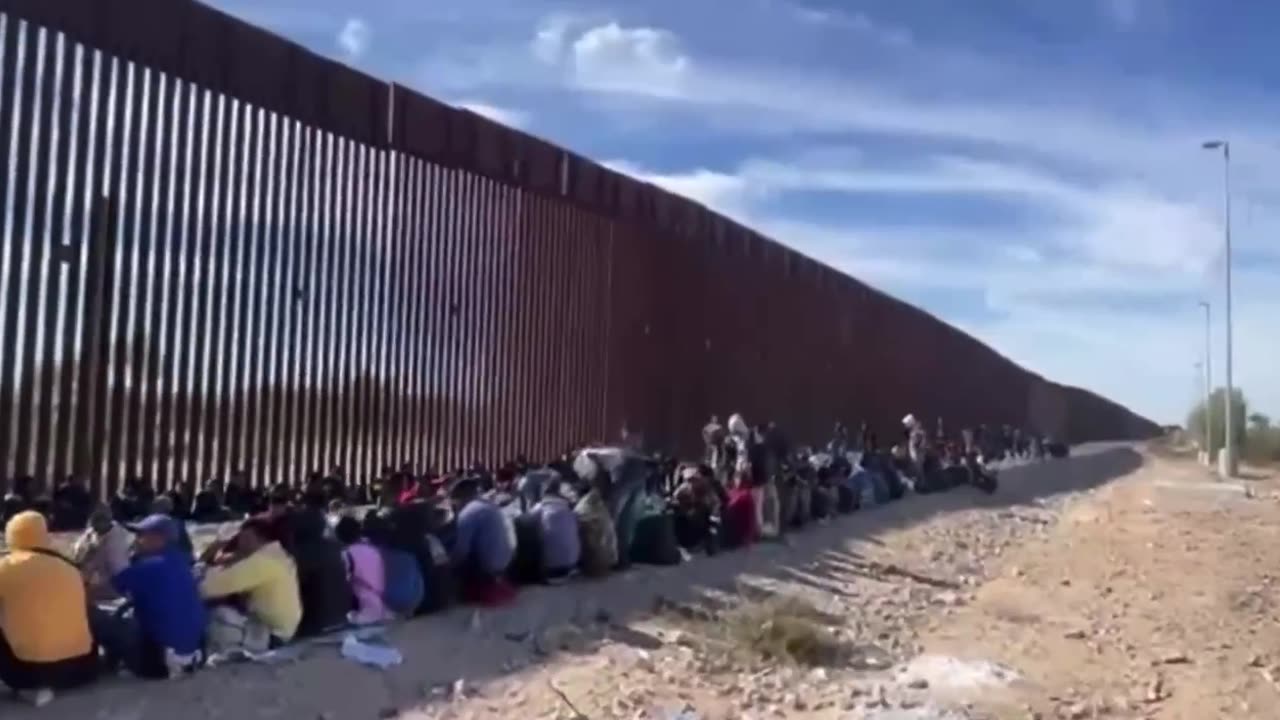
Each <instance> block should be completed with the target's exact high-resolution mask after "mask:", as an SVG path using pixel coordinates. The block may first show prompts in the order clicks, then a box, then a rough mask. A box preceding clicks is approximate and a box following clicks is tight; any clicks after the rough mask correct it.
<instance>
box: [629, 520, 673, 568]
mask: <svg viewBox="0 0 1280 720" xmlns="http://www.w3.org/2000/svg"><path fill="white" fill-rule="evenodd" d="M682 559H683V556H682V555H681V554H680V543H679V542H678V541H677V540H676V525H675V518H673V517H672V516H671V514H670V513H668V512H666V510H665V509H663V508H660V507H652V506H650V507H648V508H646V510H645V513H644V514H643V515H642V516H641V517H640V521H639V522H638V523H636V534H635V539H634V540H633V541H632V543H631V561H632V562H636V563H642V564H645V565H679V564H680V562H681V560H682Z"/></svg>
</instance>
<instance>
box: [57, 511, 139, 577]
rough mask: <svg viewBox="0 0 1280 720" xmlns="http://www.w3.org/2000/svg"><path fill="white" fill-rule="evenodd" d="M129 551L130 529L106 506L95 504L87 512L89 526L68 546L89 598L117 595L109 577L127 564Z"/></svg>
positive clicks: (119, 571)
mask: <svg viewBox="0 0 1280 720" xmlns="http://www.w3.org/2000/svg"><path fill="white" fill-rule="evenodd" d="M132 551H133V533H130V532H129V531H128V530H126V529H125V527H124V526H123V525H121V524H120V523H118V522H116V521H115V518H114V517H113V516H112V514H111V508H110V507H108V506H106V505H99V506H98V507H97V508H95V509H94V511H93V512H92V513H90V515H89V527H87V528H86V529H85V531H84V534H82V535H81V536H80V538H79V539H78V540H76V542H75V545H73V546H72V548H71V557H72V559H73V560H74V561H75V563H76V565H78V566H79V567H80V572H82V573H83V574H84V580H85V584H86V585H87V586H88V588H89V595H90V597H91V599H93V600H95V601H102V600H113V599H115V598H116V597H118V596H117V594H116V591H115V587H114V586H113V585H112V583H111V579H112V578H114V577H115V576H116V575H119V574H120V573H121V572H122V571H123V570H124V569H125V568H127V567H129V559H130V555H131V553H132Z"/></svg>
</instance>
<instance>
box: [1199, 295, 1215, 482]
mask: <svg viewBox="0 0 1280 720" xmlns="http://www.w3.org/2000/svg"><path fill="white" fill-rule="evenodd" d="M1200 307H1202V308H1204V452H1205V460H1204V462H1205V464H1206V465H1210V464H1212V463H1213V423H1212V422H1211V419H1212V417H1213V415H1212V413H1211V412H1210V408H1211V407H1212V406H1213V402H1212V401H1213V343H1212V333H1211V332H1210V329H1211V327H1212V326H1211V324H1210V305H1209V303H1208V302H1207V301H1204V300H1201V301H1200Z"/></svg>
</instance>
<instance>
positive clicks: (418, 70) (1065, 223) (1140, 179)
mask: <svg viewBox="0 0 1280 720" xmlns="http://www.w3.org/2000/svg"><path fill="white" fill-rule="evenodd" d="M217 4H219V5H220V6H221V7H223V8H224V9H227V10H230V11H231V12H233V13H235V14H237V15H239V16H241V17H245V18H247V19H250V20H252V21H254V22H257V23H259V24H262V25H265V26H267V27H269V28H271V29H273V30H275V31H277V32H280V33H282V34H285V35H287V36H289V37H291V38H293V39H295V40H298V41H300V42H302V43H304V44H306V45H308V46H309V47H311V48H313V49H316V50H318V51H321V52H324V53H327V54H330V55H332V56H334V57H339V58H343V59H345V60H346V61H348V62H350V63H352V64H354V65H356V66H358V67H360V68H362V69H365V70H366V71H369V72H372V73H374V74H377V75H379V76H382V77H386V78H390V79H395V80H398V81H400V82H403V83H405V84H408V85H411V86H414V87H416V88H418V89H420V90H422V91H424V92H427V93H429V94H431V95H433V96H436V97H438V98H440V99H443V100H445V101H448V102H452V103H454V104H458V105H465V106H467V107H470V108H472V109H474V110H476V111H478V112H482V113H484V114H487V115H490V116H492V117H494V118H497V119H500V120H502V121H504V122H507V123H509V124H512V125H516V126H519V127H521V128H523V129H525V130H528V131H530V132H533V133H535V134H537V135H541V136H543V137H546V138H548V139H551V140H553V141H555V142H557V143H559V144H562V145H566V146H568V147H571V148H573V149H574V150H576V151H579V152H582V153H585V154H588V155H590V156H591V157H594V158H596V159H598V160H601V161H603V162H606V163H608V164H610V165H611V166H613V167H616V168H619V169H623V170H625V171H627V172H629V173H632V174H634V175H637V176H641V177H644V178H646V179H649V180H651V181H653V182H657V183H659V184H662V185H664V186H666V187H668V188H670V189H672V190H675V191H677V192H680V193H683V194H686V195H688V196H690V197H693V198H695V199H698V200H700V201H703V202H705V203H707V204H708V205H710V206H712V207H714V208H716V209H718V210H720V211H722V212H725V213H727V214H729V215H732V216H734V217H736V218H738V219H740V220H742V221H744V222H746V223H748V224H751V225H753V226H755V227H756V228H758V229H760V230H762V231H764V232H767V233H768V234H770V235H772V236H773V237H775V238H776V239H778V240H781V241H783V242H785V243H787V244H789V245H791V246H793V247H795V248H797V249H799V250H801V251H802V252H805V253H807V254H809V255H811V256H813V257H815V258H818V259H820V260H823V261H825V262H827V263H829V264H831V265H833V266H835V267H838V268H840V269H842V270H844V271H846V272H849V273H850V274H853V275H855V276H857V277H859V278H862V279H863V280H866V281H868V282H871V283H872V284H875V285H877V286H879V287H882V288H884V289H886V290H888V291H890V292H892V293H894V294H896V295H898V296H900V297H903V298H905V299H907V300H909V301H911V302H914V303H917V304H919V305H921V306H923V307H925V308H926V309H928V310H929V311H931V312H933V313H935V314H936V315H938V316H940V317H942V318H943V319H945V320H947V321H948V322H951V323H953V324H955V325H957V326H959V327H961V328H964V329H965V330H967V331H969V332H971V333H972V334H974V335H975V336H977V337H979V338H981V339H983V340H984V341H986V342H987V343H989V344H991V345H992V346H994V347H995V348H997V349H998V350H1000V351H1001V352H1003V353H1005V354H1007V355H1008V356H1010V357H1012V358H1013V359H1014V360H1016V361H1018V362H1020V363H1022V364H1024V365H1025V366H1027V367H1029V368H1031V369H1033V370H1036V371H1038V372H1041V373H1043V374H1045V375H1047V376H1049V377H1051V378H1053V379H1055V380H1058V381H1060V382H1066V383H1071V384H1076V385H1081V386H1084V387H1088V388H1090V389H1093V390H1096V391H1098V392H1101V393H1103V394H1105V395H1107V396H1109V397H1112V398H1114V399H1116V400H1118V401H1120V402H1123V403H1125V404H1127V405H1129V406H1130V407H1132V408H1134V409H1135V410H1137V411H1139V412H1142V413H1145V414H1147V415H1148V416H1150V417H1152V418H1154V419H1157V420H1160V421H1177V420H1180V419H1181V418H1182V417H1183V416H1184V415H1185V412H1186V409H1187V408H1188V406H1189V405H1190V403H1191V402H1192V401H1193V399H1194V397H1195V395H1196V393H1197V392H1198V390H1197V388H1198V381H1197V378H1196V375H1195V371H1194V369H1193V367H1192V366H1193V363H1195V362H1196V361H1198V360H1199V359H1200V356H1201V352H1202V346H1203V343H1202V341H1201V338H1202V335H1201V333H1202V325H1201V315H1200V312H1201V311H1200V310H1199V308H1198V307H1197V303H1198V302H1199V301H1200V300H1201V299H1204V298H1208V299H1209V300H1210V301H1211V302H1213V304H1214V312H1215V316H1216V317H1215V321H1217V320H1220V319H1221V308H1222V301H1223V283H1222V280H1221V278H1222V275H1223V264H1222V260H1223V255H1222V252H1221V239H1222V218H1223V211H1222V195H1223V193H1222V158H1221V156H1220V155H1214V154H1212V153H1209V152H1206V151H1204V150H1202V149H1201V148H1200V143H1201V141H1202V140H1205V139H1208V138H1211V137H1214V138H1216V137H1225V138H1228V139H1230V140H1231V142H1232V160H1233V185H1234V188H1235V206H1234V212H1233V220H1234V229H1235V242H1236V263H1235V265H1234V267H1235V271H1236V293H1235V300H1236V381H1237V384H1239V385H1241V386H1242V387H1243V388H1244V390H1245V392H1246V394H1247V395H1248V396H1249V398H1250V400H1251V401H1252V403H1253V405H1254V406H1255V407H1256V408H1257V409H1258V410H1260V411H1263V412H1268V413H1271V414H1280V363H1278V362H1277V361H1276V358H1277V351H1280V333H1277V332H1276V328H1277V326H1278V325H1280V97H1276V96H1274V95H1273V92H1274V90H1272V89H1274V88H1276V87H1280V63H1278V62H1277V61H1276V60H1275V54H1274V49H1273V38H1272V37H1271V35H1272V29H1273V28H1274V27H1276V26H1277V21H1280V6H1278V5H1277V4H1275V3H1272V2H1267V1H1266V0H1235V1H1233V2H1232V3H1231V4H1230V7H1231V12H1229V13H1227V12H1222V11H1221V7H1220V4H1219V3H1213V2H1205V1H1202V0H1074V1H1072V2H1066V1H1062V0H969V1H966V2H939V1H937V0H894V1H892V2H891V1H889V0H878V1H877V0H863V1H859V0H845V1H844V2H831V1H830V0H825V1H824V0H733V1H730V0H718V1H717V2H708V1H705V0H702V1H699V0H628V1H627V2H617V3H608V2H559V1H557V0H520V2H518V3H517V2H513V1H512V0H507V1H505V2H500V1H498V0H468V2H465V3H456V2H443V1H440V0H365V1H364V2H356V1H355V0H252V1H251V2H250V1H249V0H219V2H218V3H217ZM1223 347H1224V342H1223V334H1222V324H1221V323H1220V322H1215V332H1214V358H1213V366H1214V369H1215V375H1216V378H1215V380H1216V381H1217V382H1221V378H1222V373H1221V370H1222V368H1223V367H1224V364H1223V359H1224V358H1223Z"/></svg>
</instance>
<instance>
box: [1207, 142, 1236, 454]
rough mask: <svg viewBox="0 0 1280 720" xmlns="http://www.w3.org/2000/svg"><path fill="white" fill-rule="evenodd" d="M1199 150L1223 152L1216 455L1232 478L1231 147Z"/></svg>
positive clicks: (1227, 144) (1216, 145) (1211, 144)
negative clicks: (1222, 377) (1223, 361)
mask: <svg viewBox="0 0 1280 720" xmlns="http://www.w3.org/2000/svg"><path fill="white" fill-rule="evenodd" d="M1202 147H1204V149H1206V150H1218V149H1219V148H1221V149H1222V187H1223V200H1224V203H1223V204H1224V206H1225V209H1226V217H1225V218H1224V220H1223V224H1222V226H1223V234H1224V238H1223V239H1224V244H1225V254H1224V258H1223V265H1225V266H1226V275H1227V277H1226V280H1227V282H1226V295H1227V297H1226V301H1227V303H1226V315H1225V317H1226V320H1225V322H1226V324H1227V371H1226V383H1225V387H1224V388H1223V392H1224V393H1226V396H1225V397H1224V398H1223V403H1222V404H1223V414H1224V417H1223V418H1222V426H1223V429H1224V431H1225V432H1224V433H1223V435H1224V437H1223V438H1222V441H1223V442H1222V452H1221V453H1220V454H1219V455H1218V473H1219V474H1220V475H1222V476H1223V477H1235V474H1236V470H1237V467H1236V444H1235V428H1234V425H1235V423H1234V422H1232V419H1231V415H1232V412H1233V408H1232V405H1234V398H1233V397H1232V395H1233V390H1234V384H1233V383H1232V378H1231V370H1232V347H1231V143H1230V142H1228V141H1226V140H1210V141H1208V142H1205V143H1203V145H1202Z"/></svg>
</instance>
